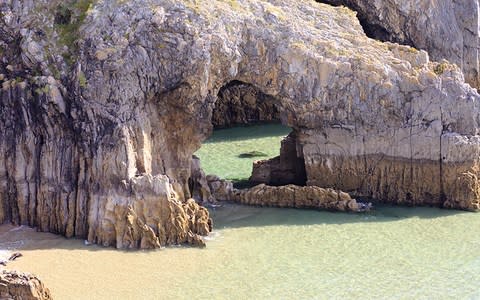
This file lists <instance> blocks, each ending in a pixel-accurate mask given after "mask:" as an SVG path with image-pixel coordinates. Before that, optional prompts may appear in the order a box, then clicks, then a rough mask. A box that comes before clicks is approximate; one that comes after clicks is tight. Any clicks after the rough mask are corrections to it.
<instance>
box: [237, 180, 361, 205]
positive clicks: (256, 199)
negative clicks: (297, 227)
mask: <svg viewBox="0 0 480 300" xmlns="http://www.w3.org/2000/svg"><path fill="white" fill-rule="evenodd" d="M229 200H230V201H233V202H238V203H242V204H247V205H256V206H271V207H289V208H313V209H322V210H331V211H351V212H361V211H366V210H369V209H370V205H369V204H364V203H357V201H356V200H355V199H352V198H351V197H350V195H348V194H347V193H344V192H341V191H335V190H333V189H323V188H320V187H317V186H297V185H293V184H289V185H284V186H268V185H265V184H259V185H257V186H255V187H253V188H250V189H246V190H234V191H233V192H232V194H231V196H230V199H229Z"/></svg>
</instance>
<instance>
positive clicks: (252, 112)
mask: <svg viewBox="0 0 480 300" xmlns="http://www.w3.org/2000/svg"><path fill="white" fill-rule="evenodd" d="M281 115H282V107H281V102H280V101H279V100H278V99H276V98H275V97H273V96H271V95H267V94H265V93H263V92H262V91H260V90H259V89H258V88H257V87H255V86H254V85H251V84H248V83H244V82H241V81H231V82H229V83H227V84H226V85H224V86H223V87H222V88H221V89H220V90H219V92H218V97H217V100H216V102H215V106H214V109H213V113H212V125H213V128H214V130H213V133H212V135H211V136H210V137H209V138H208V139H207V140H206V141H204V142H203V144H202V147H201V148H200V149H199V150H198V151H197V152H196V153H195V155H196V156H197V157H199V158H200V162H201V167H202V169H203V170H204V172H205V173H206V174H215V175H217V176H218V177H220V178H222V179H227V180H231V181H232V182H233V184H234V187H235V188H247V187H251V186H254V185H256V184H260V183H265V184H267V185H275V186H279V185H286V184H290V183H292V184H297V185H302V186H303V185H305V183H306V175H305V162H304V161H303V157H302V154H301V151H297V145H296V131H295V130H294V129H292V128H291V127H288V126H286V125H284V124H282V122H281ZM299 152H300V153H299Z"/></svg>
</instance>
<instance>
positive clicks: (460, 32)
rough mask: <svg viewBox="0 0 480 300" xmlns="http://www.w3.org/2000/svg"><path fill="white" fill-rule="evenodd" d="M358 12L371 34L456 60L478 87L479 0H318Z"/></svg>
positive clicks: (366, 29) (479, 76)
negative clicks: (344, 6)
mask: <svg viewBox="0 0 480 300" xmlns="http://www.w3.org/2000/svg"><path fill="white" fill-rule="evenodd" d="M318 1H319V2H323V3H330V4H334V5H346V6H348V7H350V8H352V9H354V10H355V11H357V12H358V16H359V18H360V20H361V21H362V23H363V25H364V26H363V27H364V29H365V31H366V32H367V34H368V35H370V36H371V37H374V38H377V39H380V40H383V41H391V42H397V43H400V44H406V45H411V46H414V47H415V48H417V49H423V50H426V51H427V52H428V53H429V54H430V56H431V58H432V59H433V60H436V61H440V60H442V59H446V60H448V61H450V62H452V63H455V64H457V65H458V66H459V67H460V68H461V69H462V70H463V73H464V75H465V79H466V81H467V82H468V83H470V84H471V85H472V86H473V87H476V88H480V58H479V57H480V55H479V54H480V53H479V47H480V30H479V25H480V24H479V18H480V15H479V14H480V6H479V5H480V4H479V1H478V0H461V1H430V0H419V1H405V0H384V1H374V0H318Z"/></svg>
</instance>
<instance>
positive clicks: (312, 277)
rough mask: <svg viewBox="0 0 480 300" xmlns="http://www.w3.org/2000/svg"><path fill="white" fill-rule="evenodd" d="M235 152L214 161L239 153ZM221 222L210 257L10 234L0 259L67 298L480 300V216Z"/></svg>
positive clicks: (247, 213)
mask: <svg viewBox="0 0 480 300" xmlns="http://www.w3.org/2000/svg"><path fill="white" fill-rule="evenodd" d="M272 128H273V127H272ZM244 130H245V131H246V130H248V129H234V130H231V131H228V130H226V131H222V132H223V133H222V134H224V137H226V136H229V135H230V134H233V133H235V132H238V131H240V133H241V132H242V131H244ZM267 136H269V135H266V137H265V138H266V139H267V138H269V137H267ZM279 136H280V134H279V135H278V137H279ZM214 138H218V139H220V138H219V135H217V134H215V135H214ZM237 141H238V140H237ZM243 141H245V140H243ZM273 141H274V140H273V139H272V145H271V148H272V149H273V148H274V147H275V149H276V148H277V147H278V145H279V143H278V141H277V140H276V141H275V143H274V145H273ZM217 143H219V144H221V143H220V140H217ZM261 143H265V144H269V142H265V140H258V141H257V142H256V143H254V144H253V145H259V144H261ZM225 144H226V145H225V146H224V147H223V148H217V147H215V148H213V147H212V148H209V149H210V150H209V151H208V153H206V154H209V155H211V156H210V157H222V154H221V153H211V152H217V151H219V152H221V151H223V150H219V149H226V150H228V151H229V152H230V151H233V150H231V148H232V147H233V146H230V147H229V146H228V143H225ZM232 144H233V142H232ZM242 145H243V144H242ZM206 146H208V145H206ZM204 147H205V146H204ZM235 147H238V146H235ZM207 148H208V147H207ZM246 148H248V149H249V151H250V148H249V147H246ZM202 149H203V150H205V149H204V148H202ZM254 150H260V151H264V150H265V149H261V148H259V149H254ZM203 159H204V160H206V159H205V157H204V158H203ZM229 159H230V160H231V162H232V164H233V162H235V161H237V162H240V161H243V160H238V159H234V158H232V157H230V158H229ZM206 161H207V165H208V160H206ZM211 167H212V168H213V169H211V170H212V172H213V173H219V172H216V169H215V168H214V165H212V166H211ZM227 169H228V168H227V167H222V170H227ZM237 169H240V167H239V166H237V168H234V169H233V170H237ZM232 174H233V175H232V176H240V175H237V174H236V173H234V172H233V173H232ZM211 215H212V218H213V219H214V227H215V230H214V232H213V233H212V234H211V236H210V237H209V238H208V242H207V248H206V249H195V248H188V247H179V248H168V249H164V250H161V251H139V252H136V251H135V252H132V251H118V250H114V249H105V248H101V247H98V246H85V245H84V244H83V241H79V240H66V239H64V238H61V237H58V236H54V235H51V234H45V233H36V232H33V231H32V230H29V229H27V228H21V229H19V230H18V229H14V228H11V227H8V226H0V250H1V249H9V250H13V249H24V250H22V253H23V254H24V256H23V257H22V258H20V259H18V260H17V261H15V262H13V263H12V264H11V267H12V268H15V269H20V270H25V271H31V272H34V273H36V274H38V275H39V276H40V277H41V278H42V279H43V280H44V281H45V283H46V285H47V286H49V287H50V288H51V289H52V292H53V294H54V296H56V297H57V299H480V285H479V282H480V234H479V231H478V230H479V228H480V215H479V214H475V213H467V212H460V211H450V210H441V209H436V208H403V207H392V206H385V205H384V206H379V207H377V210H376V211H374V212H371V213H368V214H342V213H330V212H320V211H311V210H310V211H309V210H298V209H276V208H255V207H247V206H241V205H232V204H226V205H225V206H223V207H219V208H216V209H211ZM0 254H1V251H0ZM5 255H7V254H5Z"/></svg>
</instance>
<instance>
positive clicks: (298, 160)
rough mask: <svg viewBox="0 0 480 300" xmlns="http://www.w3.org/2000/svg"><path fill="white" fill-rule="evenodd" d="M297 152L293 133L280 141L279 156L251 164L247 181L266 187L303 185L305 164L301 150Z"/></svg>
mask: <svg viewBox="0 0 480 300" xmlns="http://www.w3.org/2000/svg"><path fill="white" fill-rule="evenodd" d="M299 150H300V151H297V141H296V133H295V131H293V132H292V133H290V134H289V135H288V136H286V137H285V138H284V139H283V140H282V142H281V147H280V155H279V156H277V157H274V158H271V159H266V160H258V161H255V162H254V163H253V170H252V176H250V178H249V181H250V182H252V183H265V184H268V185H285V184H296V185H305V181H306V174H305V162H304V159H303V153H302V151H301V148H300V149H299Z"/></svg>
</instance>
